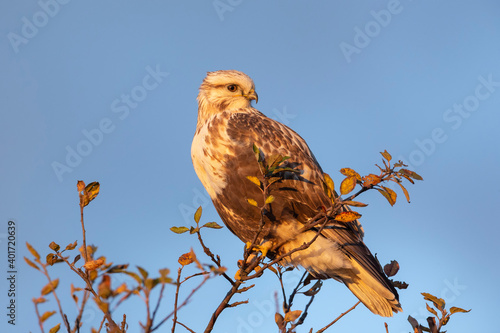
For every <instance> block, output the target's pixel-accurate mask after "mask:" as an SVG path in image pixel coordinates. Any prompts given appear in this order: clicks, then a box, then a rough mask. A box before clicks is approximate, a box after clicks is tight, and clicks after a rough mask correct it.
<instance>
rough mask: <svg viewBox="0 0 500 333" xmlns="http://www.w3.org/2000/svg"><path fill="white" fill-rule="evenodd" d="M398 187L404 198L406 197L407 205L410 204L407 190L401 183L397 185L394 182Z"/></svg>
mask: <svg viewBox="0 0 500 333" xmlns="http://www.w3.org/2000/svg"><path fill="white" fill-rule="evenodd" d="M396 183H397V184H398V185H399V186H400V187H401V189H402V190H403V193H404V194H405V197H406V201H408V203H410V194H409V193H408V190H407V189H406V188H405V187H404V186H403V184H401V183H398V182H396Z"/></svg>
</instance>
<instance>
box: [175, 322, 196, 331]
mask: <svg viewBox="0 0 500 333" xmlns="http://www.w3.org/2000/svg"><path fill="white" fill-rule="evenodd" d="M177 323H178V324H179V325H181V326H182V327H184V328H185V329H187V330H188V331H189V332H191V333H196V332H195V331H193V330H192V329H190V328H189V327H187V326H186V325H184V324H183V323H181V322H180V321H178V322H177Z"/></svg>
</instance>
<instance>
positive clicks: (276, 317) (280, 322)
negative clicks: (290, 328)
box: [274, 312, 285, 330]
mask: <svg viewBox="0 0 500 333" xmlns="http://www.w3.org/2000/svg"><path fill="white" fill-rule="evenodd" d="M274 321H275V322H276V325H278V328H279V329H280V330H281V329H282V328H283V323H284V321H285V319H284V318H283V316H282V315H281V314H280V313H278V312H276V313H275V314H274Z"/></svg>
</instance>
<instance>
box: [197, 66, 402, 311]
mask: <svg viewBox="0 0 500 333" xmlns="http://www.w3.org/2000/svg"><path fill="white" fill-rule="evenodd" d="M257 98H258V96H257V93H256V92H255V86H254V83H253V81H252V79H251V78H250V77H248V76H247V75H246V74H244V73H242V72H238V71H235V70H222V71H216V72H209V73H208V74H207V76H206V77H205V79H204V80H203V83H202V84H201V86H200V91H199V95H198V123H197V126H196V134H195V136H194V139H193V144H192V147H191V156H192V159H193V164H194V168H195V171H196V173H197V175H198V177H199V178H200V180H201V182H202V183H203V186H205V189H206V190H207V192H208V193H209V195H210V197H211V198H212V201H213V203H214V206H215V208H216V209H217V212H218V213H219V215H220V217H221V219H222V221H223V222H224V223H225V224H226V226H227V227H228V228H229V230H231V231H232V232H233V233H234V234H235V235H236V236H238V237H239V238H240V239H241V240H242V241H244V242H251V241H252V240H253V238H254V236H255V234H256V232H257V230H258V228H259V225H260V221H261V214H260V209H259V208H257V207H254V206H251V205H249V203H248V202H247V199H248V198H251V199H255V200H256V201H257V202H258V205H259V207H261V206H262V205H263V204H264V202H263V201H264V199H263V197H262V192H260V190H259V188H258V187H257V186H255V184H253V183H252V182H251V181H249V180H248V179H247V176H254V177H258V178H259V179H262V175H261V172H260V170H259V165H258V163H257V161H256V159H255V154H254V153H253V150H252V147H253V145H254V144H255V146H257V147H259V148H260V149H261V151H262V152H263V153H264V155H266V156H273V155H278V154H279V155H282V156H290V159H289V160H287V163H291V164H290V165H292V164H293V165H295V166H297V168H298V169H300V172H301V174H300V177H289V178H288V179H284V180H283V181H281V182H276V183H274V184H273V185H272V186H275V187H274V188H272V189H271V190H272V194H273V195H274V197H275V200H274V201H273V202H272V203H271V209H272V214H268V216H266V223H265V228H264V232H263V233H262V235H263V237H262V238H261V239H260V241H271V242H272V243H273V244H280V243H281V242H284V241H286V242H285V243H284V245H282V246H281V248H279V249H277V251H276V252H277V253H278V254H280V253H287V252H288V251H290V250H291V249H294V248H297V247H299V246H300V245H302V244H303V243H305V242H308V241H310V240H311V239H312V238H313V237H314V235H315V234H316V232H315V231H313V230H308V231H305V232H298V230H299V229H300V228H301V227H302V226H303V225H304V224H305V223H307V221H308V220H309V219H311V218H312V217H314V216H315V215H316V214H317V213H318V209H319V208H320V207H326V208H328V207H330V206H331V205H332V203H331V200H330V199H329V198H328V196H327V195H326V194H325V192H324V189H323V183H324V176H323V171H322V169H321V167H320V165H319V164H318V162H317V161H316V158H315V157H314V155H313V153H312V152H311V150H310V149H309V147H308V146H307V144H306V142H305V141H304V139H302V138H301V137H300V136H299V135H298V134H297V133H295V132H294V131H293V130H291V129H290V128H288V127H287V126H285V125H283V124H281V123H279V122H277V121H275V120H273V119H270V118H268V117H266V116H265V115H264V114H262V113H261V112H259V111H258V110H256V109H254V108H253V107H252V106H251V101H252V100H255V101H257ZM284 264H291V265H300V266H302V267H304V268H305V269H306V270H307V271H308V272H309V273H311V275H313V276H314V277H316V278H333V279H336V280H338V281H341V282H343V283H344V284H345V285H346V286H347V287H348V288H349V289H350V290H351V291H352V292H353V293H354V295H356V297H358V298H359V299H360V300H361V302H363V304H364V305H365V306H366V307H367V308H368V309H370V310H371V311H372V312H373V313H375V314H378V315H381V316H385V317H388V316H392V314H393V312H398V311H402V309H401V305H400V304H399V301H398V293H397V292H396V290H395V289H394V287H393V286H392V284H391V282H390V281H389V280H388V279H387V277H386V276H385V274H384V273H383V271H382V268H381V266H380V264H379V263H378V261H377V260H376V259H375V258H374V257H373V255H372V254H371V252H370V250H369V249H368V248H367V247H366V245H365V244H364V243H363V234H362V230H361V229H360V228H357V227H352V226H346V227H343V228H325V229H323V230H322V232H321V236H320V237H318V238H317V239H316V241H315V242H314V243H313V244H312V245H311V246H310V247H309V248H307V249H306V250H302V251H299V252H295V253H294V254H292V255H291V257H289V258H288V259H287V260H285V262H284Z"/></svg>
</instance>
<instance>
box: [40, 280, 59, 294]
mask: <svg viewBox="0 0 500 333" xmlns="http://www.w3.org/2000/svg"><path fill="white" fill-rule="evenodd" d="M58 285H59V279H55V280H52V281H51V282H49V283H47V284H46V285H45V286H44V287H43V288H42V290H41V292H40V293H41V294H42V296H45V295H48V294H50V293H51V292H53V291H54V290H56V288H57V286H58Z"/></svg>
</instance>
